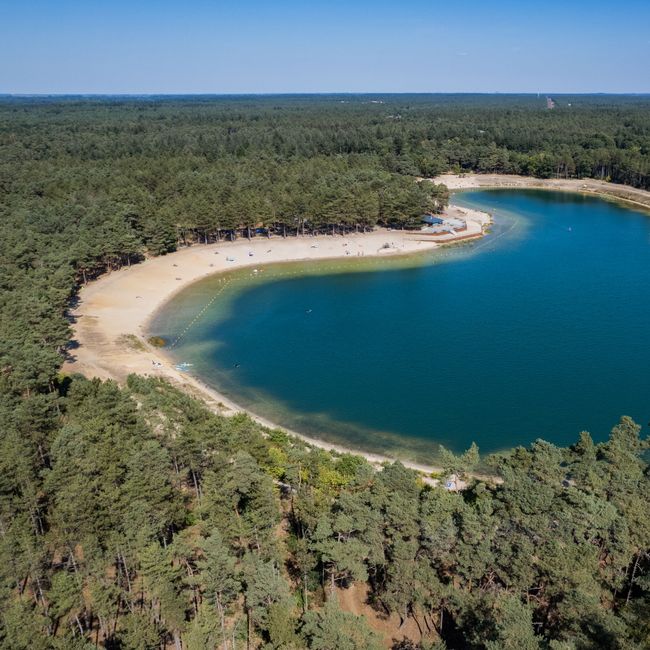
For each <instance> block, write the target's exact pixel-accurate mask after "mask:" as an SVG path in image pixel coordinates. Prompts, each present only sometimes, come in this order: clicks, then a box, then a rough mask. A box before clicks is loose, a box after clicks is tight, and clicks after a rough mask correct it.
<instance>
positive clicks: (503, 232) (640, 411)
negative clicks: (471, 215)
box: [151, 190, 650, 460]
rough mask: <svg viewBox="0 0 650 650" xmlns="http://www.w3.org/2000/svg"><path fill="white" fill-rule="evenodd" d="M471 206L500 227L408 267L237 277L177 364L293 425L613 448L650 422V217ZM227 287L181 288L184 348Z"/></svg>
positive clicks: (590, 206) (357, 435) (178, 322)
mask: <svg viewBox="0 0 650 650" xmlns="http://www.w3.org/2000/svg"><path fill="white" fill-rule="evenodd" d="M456 202H457V203H461V204H464V205H471V206H474V207H480V208H482V209H485V210H488V211H490V212H492V213H493V214H494V215H495V225H494V227H493V229H492V234H490V235H489V236H488V237H486V238H484V239H483V240H481V241H480V242H478V243H476V244H474V245H472V246H465V247H459V248H457V249H453V250H445V251H436V252H434V253H427V254H425V255H423V256H420V257H419V258H418V260H417V261H414V260H411V261H410V262H408V263H407V264H406V265H405V264H404V262H396V261H391V262H387V261H382V262H377V261H373V262H371V261H370V260H367V261H362V262H361V265H357V266H355V262H348V264H349V267H348V269H349V270H348V271H345V272H341V269H340V267H341V266H342V265H344V263H336V264H334V263H320V265H318V266H316V265H308V266H305V265H298V266H297V265H292V266H286V267H285V266H283V267H275V268H273V267H267V268H266V269H264V271H263V273H259V274H258V275H257V276H255V277H252V276H251V273H250V271H246V272H240V273H239V274H234V275H233V276H232V278H231V279H230V280H231V281H230V282H229V284H228V288H227V290H226V291H224V292H223V293H222V294H220V295H219V298H218V299H217V300H215V301H214V302H213V304H212V305H211V307H210V308H209V309H208V310H207V311H206V312H205V313H204V314H203V316H202V317H201V318H199V319H198V320H197V321H196V323H195V324H194V325H193V326H192V327H191V328H190V329H189V330H188V332H187V334H186V335H185V336H184V337H183V338H182V339H181V340H180V342H179V343H178V345H177V346H176V347H174V348H173V350H172V354H173V356H174V358H175V359H177V360H178V361H187V362H191V363H193V364H194V365H193V366H192V368H191V372H193V373H195V374H197V375H198V376H199V377H201V378H202V379H203V380H204V381H205V382H206V383H208V384H211V385H213V386H215V387H216V388H218V389H219V390H221V391H222V392H224V393H225V394H227V395H229V396H230V397H232V398H233V399H234V400H235V401H237V402H238V403H241V404H242V405H244V406H247V407H249V408H251V409H252V410H254V411H255V412H258V413H260V414H261V415H264V416H266V417H268V418H269V419H272V420H273V421H275V422H278V423H279V424H282V425H284V426H287V427H289V428H291V429H295V430H297V431H301V432H303V433H307V434H312V435H315V436H318V437H321V438H324V439H327V440H331V441H334V442H339V443H343V444H347V445H349V446H352V447H356V448H362V449H365V450H368V451H379V452H389V453H392V454H395V455H401V456H406V457H411V458H417V459H420V460H433V459H435V455H436V451H437V449H438V444H439V443H442V444H444V445H445V446H447V447H450V448H452V449H454V450H462V449H464V448H466V447H468V446H469V445H470V444H471V442H472V441H475V442H476V443H477V444H478V445H479V447H480V449H481V451H482V452H490V451H495V450H499V449H504V448H509V447H512V446H515V445H521V444H527V443H529V442H531V441H533V440H535V439H536V438H544V439H546V440H549V441H551V442H553V443H556V444H561V445H565V444H570V443H572V442H574V441H575V440H576V438H577V436H578V434H579V432H580V431H582V430H588V431H590V432H591V433H592V435H593V436H594V437H595V438H596V439H603V438H604V437H606V435H607V433H608V432H609V430H610V429H611V427H612V426H613V425H615V424H616V422H617V421H618V419H619V418H620V416H621V415H630V416H632V417H633V418H635V419H636V420H637V421H638V422H639V423H640V424H643V425H644V426H645V425H646V424H647V423H648V420H650V345H649V340H650V336H649V335H650V218H649V217H648V216H647V215H646V214H643V213H641V212H637V211H635V210H631V209H629V208H626V207H622V206H620V205H617V204H614V203H610V202H606V201H604V200H600V199H596V198H592V197H583V196H580V195H574V194H564V193H556V192H542V191H530V190H517V191H514V190H513V191H511V190H499V191H473V192H467V193H464V194H461V195H459V196H458V197H457V199H456ZM332 267H337V268H336V269H334V270H336V271H338V272H335V273H332V272H330V271H332V270H333V269H332ZM260 277H262V278H263V279H260ZM222 285H223V280H222V279H221V278H211V279H208V280H205V281H202V282H200V283H198V284H196V285H194V286H193V287H190V288H189V289H188V290H186V291H185V292H183V293H181V294H180V295H179V296H177V297H176V298H175V299H174V300H173V302H172V303H170V305H169V306H167V307H166V308H165V309H164V310H163V311H162V312H161V313H160V314H159V315H158V317H157V318H156V320H155V321H154V323H153V324H152V328H151V329H152V332H153V333H156V334H160V335H163V336H166V337H167V338H169V339H174V338H175V337H176V336H177V335H178V333H179V332H180V331H181V330H183V329H184V328H185V326H186V325H187V323H188V322H190V321H191V320H192V319H193V318H194V316H195V315H196V314H197V313H198V312H199V311H200V310H201V309H202V308H203V306H204V305H205V304H206V303H207V302H208V301H209V300H210V299H211V298H212V297H213V296H214V295H215V294H216V292H217V291H218V290H219V288H220V287H221V286H222Z"/></svg>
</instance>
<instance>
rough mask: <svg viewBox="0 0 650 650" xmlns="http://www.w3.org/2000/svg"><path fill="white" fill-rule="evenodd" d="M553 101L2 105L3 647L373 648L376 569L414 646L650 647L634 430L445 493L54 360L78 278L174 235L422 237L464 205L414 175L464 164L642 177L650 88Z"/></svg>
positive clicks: (526, 457) (456, 463)
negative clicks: (340, 592)
mask: <svg viewBox="0 0 650 650" xmlns="http://www.w3.org/2000/svg"><path fill="white" fill-rule="evenodd" d="M556 100H557V104H558V107H557V108H556V109H554V110H552V111H547V110H546V108H545V106H546V104H545V100H544V98H543V97H542V98H539V99H538V98H536V97H532V96H523V97H497V96H416V95H414V96H388V97H376V96H372V97H371V96H348V95H341V96H320V97H316V98H313V97H304V96H303V97H301V96H296V97H264V98H259V97H240V98H169V99H167V98H141V99H136V98H133V99H115V98H97V99H84V100H79V99H78V98H64V99H46V98H37V99H19V98H2V99H0V220H1V223H2V237H0V647H2V648H3V649H5V648H6V649H7V650H10V649H11V650H20V649H23V648H24V649H25V650H26V649H27V648H30V649H31V648H36V649H40V648H43V649H50V648H56V649H58V648H60V649H66V650H67V649H73V650H76V649H79V650H82V649H83V650H86V649H88V650H89V649H90V648H94V647H96V645H102V646H104V647H106V648H113V649H116V648H124V649H131V648H133V649H134V650H135V649H146V650H149V649H151V650H154V649H156V648H163V647H166V646H170V645H172V644H175V645H176V647H177V648H180V647H181V646H182V647H183V648H185V649H187V650H195V649H196V650H198V649H203V648H214V647H219V648H224V650H227V649H232V648H234V647H237V648H242V647H244V646H246V645H247V646H248V647H260V648H265V649H269V650H270V649H274V650H279V649H280V648H283V649H289V648H304V647H308V648H314V649H318V650H325V649H328V650H329V649H331V648H337V649H339V648H340V649H341V650H357V649H358V650H361V649H362V648H375V647H378V645H377V644H378V641H377V638H376V636H375V635H374V634H373V633H371V632H370V631H369V629H368V628H367V626H366V625H365V624H364V622H363V620H360V619H357V618H355V617H353V616H352V615H350V614H347V613H345V612H343V611H341V609H340V608H339V607H338V606H337V605H336V603H335V600H334V599H332V598H331V592H332V588H333V587H335V588H345V587H348V586H350V585H352V584H353V583H365V585H364V589H367V590H368V594H369V599H370V605H371V606H372V607H373V608H375V610H377V611H378V612H383V615H388V614H391V615H393V616H395V617H397V619H398V620H399V619H401V620H402V621H405V622H410V623H411V624H412V625H415V627H416V628H418V629H419V630H420V632H421V636H422V641H421V643H418V644H415V645H414V644H409V643H408V642H402V641H401V639H402V636H403V635H402V634H401V629H402V628H399V627H397V628H395V638H396V641H395V647H396V648H403V649H407V648H413V647H420V648H423V649H428V650H431V649H433V648H436V649H441V648H444V647H448V648H470V649H474V648H477V649H478V648H485V649H486V650H496V649H501V648H527V649H531V650H532V649H536V648H544V649H549V650H570V649H577V648H580V649H583V648H603V647H605V648H621V649H623V648H625V649H627V648H633V649H639V650H641V648H647V647H648V646H649V645H650V628H649V627H648V620H650V577H649V576H650V556H649V551H650V529H649V523H648V522H650V512H649V507H650V506H649V504H650V491H649V476H648V466H647V463H646V462H645V460H644V456H643V454H644V450H646V449H647V443H646V442H643V441H642V440H641V438H640V435H639V429H638V427H636V426H635V425H634V424H633V423H632V422H631V421H629V420H623V421H622V422H621V424H620V425H619V426H618V427H617V428H616V429H615V430H614V432H613V433H612V436H611V438H610V440H609V441H608V442H607V443H604V444H602V445H595V444H594V443H593V442H592V441H591V439H590V438H589V437H588V436H587V435H583V436H582V437H581V438H580V441H579V442H578V443H577V444H576V445H575V446H573V447H572V448H570V449H557V448H555V447H553V446H551V445H548V444H546V443H542V442H539V443H536V444H535V445H533V446H532V447H531V448H530V449H529V450H523V449H522V450H517V451H516V452H515V453H514V454H513V455H512V456H510V457H508V458H497V459H494V461H493V466H494V468H495V470H496V471H498V472H499V473H500V474H501V475H502V476H503V478H504V483H503V485H502V486H500V487H497V486H494V485H491V484H489V483H483V482H478V483H477V484H476V485H473V486H472V487H471V488H470V489H469V490H468V491H467V492H465V493H463V494H450V493H448V492H446V491H445V490H443V489H441V488H431V487H428V486H423V485H421V484H420V483H419V482H418V480H417V477H416V476H415V475H414V474H413V473H412V472H409V471H407V470H405V469H404V468H403V467H401V466H399V465H394V466H391V467H388V468H386V469H384V470H383V471H381V472H379V473H376V472H375V471H374V470H373V468H372V467H370V466H369V465H368V464H367V463H365V462H364V461H363V460H361V459H359V458H358V457H349V456H344V457H341V458H338V457H335V456H333V455H331V454H328V453H326V452H322V451H317V450H310V449H307V448H305V446H304V445H302V444H299V443H295V442H293V443H292V442H291V440H289V439H287V438H286V436H284V435H282V434H280V433H277V432H275V433H272V434H271V435H270V437H267V438H265V437H264V436H263V432H262V430H261V428H260V427H259V426H257V425H255V424H253V423H252V422H251V421H249V420H248V419H246V418H235V419H224V418H219V417H217V416H213V415H211V414H209V413H207V411H206V410H205V409H204V408H202V407H201V406H200V405H199V404H197V403H196V402H193V401H192V400H189V399H188V398H187V397H185V396H184V395H182V394H180V393H178V392H177V391H175V390H173V389H171V388H170V387H169V386H168V385H166V384H164V383H162V382H156V381H153V380H143V379H142V378H137V377H133V378H131V379H130V380H129V384H128V387H126V388H124V389H118V388H117V387H116V386H115V385H114V384H112V383H110V382H109V383H104V384H102V383H101V382H97V381H94V382H88V381H85V380H83V379H81V378H78V377H75V378H66V377H62V376H61V375H60V374H59V370H60V367H61V361H62V359H63V357H64V355H65V354H74V349H73V348H72V349H71V346H70V329H69V322H68V320H67V317H66V314H67V310H68V308H69V305H70V301H71V300H74V298H75V295H76V291H77V289H78V286H79V284H80V283H82V282H84V281H85V280H88V279H90V278H92V277H95V276H97V275H99V274H101V273H104V272H107V271H110V270H112V269H116V268H119V267H120V266H122V265H124V264H130V263H132V262H135V261H137V260H139V259H141V258H142V256H144V255H145V254H162V253H165V252H168V251H172V250H174V249H175V248H176V247H177V246H178V245H179V243H182V242H187V243H192V242H204V241H214V240H216V239H217V238H220V237H232V236H242V235H243V236H247V235H248V234H249V232H250V234H251V235H253V234H255V231H256V230H257V229H260V234H262V235H263V234H265V233H268V232H274V233H275V234H277V235H287V236H288V235H295V234H301V233H303V232H304V233H305V234H308V233H313V232H334V233H337V232H347V231H350V230H356V229H360V230H361V229H364V228H369V227H372V226H374V225H375V224H378V223H380V224H384V225H390V226H394V227H405V228H408V227H414V226H416V225H418V224H419V220H420V217H421V215H422V213H423V212H425V211H431V210H439V209H441V208H442V207H443V206H444V204H445V202H446V201H447V197H448V194H447V191H446V188H444V187H437V186H434V185H433V184H432V183H430V182H428V181H424V182H421V183H417V182H416V180H415V179H416V177H417V176H433V175H435V174H437V173H438V172H441V171H445V170H447V169H453V170H455V171H462V170H476V171H485V172H495V171H496V172H513V173H525V174H535V175H541V176H555V175H559V176H572V175H577V176H583V175H593V176H596V177H599V178H600V177H604V178H610V179H611V180H614V181H616V182H626V183H629V184H632V185H635V186H638V187H646V188H647V187H648V155H649V136H650V110H649V109H650V99H649V98H644V97H601V96H599V97H573V98H568V97H556ZM377 102H381V103H377ZM568 104H571V106H569V105H568ZM125 344H127V343H125ZM445 458H446V460H445V469H446V470H447V471H457V472H463V471H467V470H468V469H470V468H471V465H472V464H473V463H474V462H476V452H475V450H472V451H471V452H470V453H468V454H465V455H464V456H462V457H460V458H457V457H454V456H452V455H446V456H445ZM326 598H328V599H329V600H328V604H327V605H323V601H324V599H326ZM359 605H361V604H359ZM445 644H446V645H445Z"/></svg>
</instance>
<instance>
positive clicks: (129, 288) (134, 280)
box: [63, 174, 650, 474]
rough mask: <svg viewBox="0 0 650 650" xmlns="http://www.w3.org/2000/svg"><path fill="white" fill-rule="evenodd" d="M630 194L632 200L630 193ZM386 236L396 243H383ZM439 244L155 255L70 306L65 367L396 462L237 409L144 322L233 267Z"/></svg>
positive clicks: (399, 241)
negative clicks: (167, 390)
mask: <svg viewBox="0 0 650 650" xmlns="http://www.w3.org/2000/svg"><path fill="white" fill-rule="evenodd" d="M432 180H433V181H434V182H437V183H440V182H442V183H445V184H447V185H448V187H449V189H450V190H452V191H453V190H464V189H481V188H484V189H496V188H504V189H507V188H531V189H548V190H560V191H571V192H579V193H589V194H593V195H598V196H602V197H604V198H614V199H615V200H623V201H627V202H630V203H634V204H636V205H640V206H642V207H645V208H647V209H650V192H646V191H644V190H636V189H634V188H628V187H627V186H613V185H612V184H610V183H604V182H601V181H582V180H576V179H568V180H560V181H556V180H550V181H545V180H540V179H535V178H529V177H520V176H497V175H464V176H457V175H452V174H446V175H443V176H439V177H437V178H435V179H432ZM612 188H614V190H612ZM628 193H631V194H632V195H633V197H634V198H633V199H630V198H627V195H628ZM456 209H457V208H456ZM463 210H464V211H465V213H466V215H467V216H468V217H469V218H468V224H469V223H470V222H472V224H473V225H472V228H473V231H471V232H470V234H473V235H474V236H478V237H480V236H481V235H482V234H483V229H484V226H485V225H487V223H488V222H489V215H486V214H485V213H481V212H478V211H471V210H468V209H466V208H463ZM452 241H453V240H452ZM388 242H390V243H392V244H393V246H392V247H391V248H389V249H385V248H383V246H384V245H385V244H386V243H388ZM441 243H444V242H438V243H436V242H434V241H432V240H431V239H428V238H424V240H423V237H422V236H421V235H419V233H417V232H416V233H404V232H399V231H388V230H376V231H373V232H371V233H366V234H355V235H348V236H330V235H325V236H319V237H305V238H290V239H282V238H279V237H274V238H272V239H266V238H264V239H256V240H253V241H250V242H249V241H246V240H243V241H241V240H240V241H237V242H224V243H220V244H209V245H195V246H192V247H190V248H186V249H182V250H180V251H177V252H175V253H172V254H170V255H166V256H162V257H157V258H150V259H148V260H145V261H144V262H143V263H142V264H138V265H135V266H133V267H130V268H124V269H121V270H119V271H114V272H112V273H110V274H108V275H105V276H102V277H101V278H99V279H98V280H96V281H94V282H92V283H91V284H89V285H86V286H85V287H83V288H82V290H81V291H80V295H79V305H78V306H77V307H76V308H75V309H74V310H73V311H72V316H73V320H74V324H73V329H74V339H75V341H76V343H77V344H78V347H77V348H76V349H74V350H73V351H72V358H71V359H70V360H68V361H66V363H65V364H64V367H63V370H64V371H65V372H79V373H81V374H84V375H86V376H87V377H99V378H101V379H113V380H116V381H118V382H124V381H125V380H126V377H127V376H128V375H129V374H131V373H135V374H140V375H149V376H159V377H164V378H165V379H167V380H168V381H170V382H171V383H172V384H173V385H175V386H176V387H178V388H180V389H182V390H184V391H186V392H188V393H189V394H191V395H192V396H194V397H196V398H198V399H201V400H203V401H204V402H205V403H206V405H207V406H208V408H210V409H212V410H213V411H215V412H216V413H219V414H222V415H230V414H234V413H238V412H246V413H248V415H250V417H251V418H252V419H254V420H255V421H256V422H258V423H260V424H262V425H263V426H265V427H268V428H279V429H282V430H284V431H287V432H288V433H290V434H291V435H293V436H295V437H296V438H298V439H300V440H302V441H304V442H306V443H308V444H311V445H314V446H316V447H319V448H322V449H325V450H328V451H336V452H339V453H353V454H358V455H361V456H363V457H364V458H366V460H368V461H369V462H371V463H373V464H375V465H379V464H381V463H383V462H386V461H389V462H390V461H394V460H395V458H391V457H389V456H384V455H381V454H373V453H369V452H366V451H363V450H357V449H354V448H350V447H346V446H342V445H337V444H334V443H329V442H325V441H323V440H319V439H317V438H313V437H310V436H306V435H303V434H300V433H298V432H295V431H291V430H288V429H286V428H285V427H278V426H276V425H275V424H274V423H272V422H270V421H268V420H266V419H265V418H263V417H260V416H258V415H257V414H255V413H252V412H251V411H249V410H247V409H244V408H242V407H240V406H239V405H237V404H235V403H234V402H233V401H231V400H230V399H228V398H227V397H225V396H224V395H222V394H220V393H219V392H218V391H217V390H215V389H213V388H210V387H209V386H207V385H205V384H204V383H203V382H202V381H200V380H199V379H198V378H196V377H193V376H191V375H189V374H185V373H182V372H179V371H178V370H176V369H175V364H174V362H173V361H172V360H171V359H170V358H169V357H168V355H167V354H165V352H163V351H161V350H160V349H158V348H154V347H152V346H150V345H149V344H148V343H146V340H145V338H146V334H147V326H148V324H149V323H150V321H151V319H152V318H153V317H154V315H155V313H156V312H157V311H158V310H159V309H160V308H161V307H162V306H163V305H164V304H165V303H167V302H168V301H169V300H170V299H171V298H172V297H173V296H175V295H176V294H177V293H178V292H180V291H182V290H183V289H185V288H187V287H188V286H189V285H190V284H193V283H194V282H196V281H198V280H201V279H204V278H206V277H208V276H211V275H215V274H218V273H223V272H225V271H228V270H233V269H239V268H246V267H255V266H262V265H267V264H272V263H281V262H291V261H314V260H331V259H341V258H342V259H347V257H348V256H349V251H355V252H356V253H357V255H361V256H364V257H366V256H367V257H371V256H372V257H389V256H390V257H395V256H399V255H409V254H413V253H417V252H425V251H430V250H433V249H435V248H437V247H438V246H439V245H440V244H441ZM251 252H252V253H253V255H252V256H250V253H251ZM346 253H347V254H346ZM357 255H354V254H353V255H352V257H351V258H350V259H355V257H357ZM227 258H228V259H227ZM124 336H130V337H136V339H137V341H138V347H139V348H140V349H136V348H135V347H133V346H130V345H128V343H125V341H124V339H123V337H124ZM120 339H122V340H120ZM156 364H158V365H156ZM401 462H403V464H404V465H405V466H407V467H410V468H412V469H415V470H417V471H419V472H423V473H425V474H430V473H432V472H437V471H439V469H440V468H436V467H434V466H429V465H423V464H419V463H415V462H409V461H401Z"/></svg>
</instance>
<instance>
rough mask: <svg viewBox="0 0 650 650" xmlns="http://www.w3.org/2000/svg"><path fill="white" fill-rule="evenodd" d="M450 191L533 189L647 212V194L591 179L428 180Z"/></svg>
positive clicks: (483, 177) (454, 176)
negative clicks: (620, 203) (626, 205)
mask: <svg viewBox="0 0 650 650" xmlns="http://www.w3.org/2000/svg"><path fill="white" fill-rule="evenodd" d="M431 180H432V181H433V182H434V183H443V184H445V185H446V186H447V187H448V188H449V190H450V191H451V192H452V193H453V191H454V190H478V189H485V190H495V189H535V190H551V191H556V192H575V193H578V194H586V195H590V196H597V197H600V198H603V199H609V200H614V201H622V202H624V203H629V204H631V205H634V206H636V207H641V208H644V209H645V210H648V211H650V191H648V190H642V189H639V188H636V187H631V186H629V185H619V184H617V183H609V182H607V181H600V180H596V179H592V178H534V177H532V176H516V175H514V174H441V175H440V176H436V177H435V178H433V179H431Z"/></svg>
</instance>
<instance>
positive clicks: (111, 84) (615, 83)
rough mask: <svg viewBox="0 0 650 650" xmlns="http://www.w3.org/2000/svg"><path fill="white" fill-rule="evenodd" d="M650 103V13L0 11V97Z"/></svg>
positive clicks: (497, 6)
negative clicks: (638, 95)
mask: <svg viewBox="0 0 650 650" xmlns="http://www.w3.org/2000/svg"><path fill="white" fill-rule="evenodd" d="M336 91H340V92H411V91H413V92H538V91H541V92H555V93H559V92H650V0H620V1H619V2H612V1H611V0H607V1H604V0H591V1H589V2H587V1H583V0H564V1H562V2H561V1H559V0H547V1H546V2H535V3H531V2H528V0H519V1H518V2H515V1H511V0H492V1H490V0H483V1H480V2H479V1H476V0H445V2H439V1H438V0H429V1H424V0H402V1H392V2H387V1H385V0H372V1H369V0H347V1H343V0H311V1H309V0H303V1H298V0H277V1H274V0H267V1H262V0H248V1H242V0H238V1H237V2H234V1H231V2H224V1H222V0H185V1H184V2H182V1H180V0H155V1H154V0H129V1H126V0H0V92H3V93H240V92H256V93H268V92H336Z"/></svg>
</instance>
